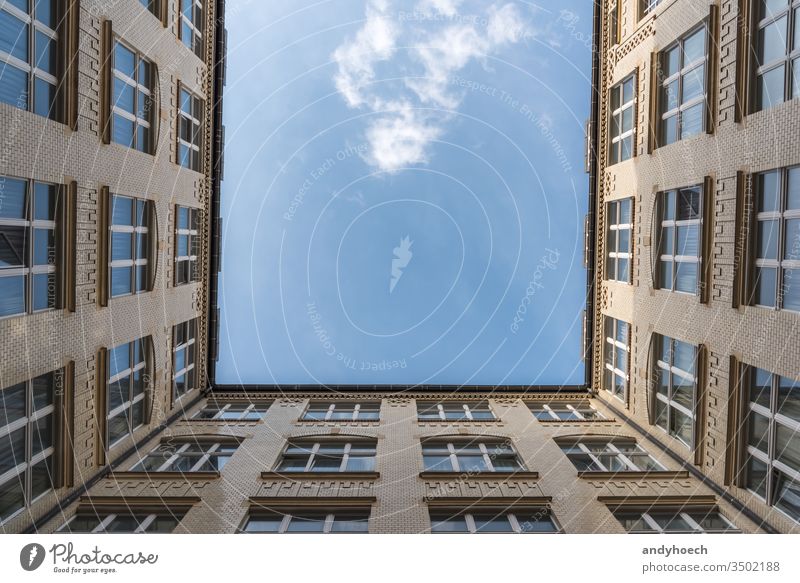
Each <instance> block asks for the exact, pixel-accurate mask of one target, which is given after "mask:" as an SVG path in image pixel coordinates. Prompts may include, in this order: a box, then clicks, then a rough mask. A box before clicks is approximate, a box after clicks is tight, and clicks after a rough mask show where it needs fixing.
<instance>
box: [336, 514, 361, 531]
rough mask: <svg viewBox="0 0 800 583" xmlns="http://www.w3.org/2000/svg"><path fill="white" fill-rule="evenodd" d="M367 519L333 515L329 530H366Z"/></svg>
mask: <svg viewBox="0 0 800 583" xmlns="http://www.w3.org/2000/svg"><path fill="white" fill-rule="evenodd" d="M368 529H369V520H368V519H367V518H348V517H341V518H340V517H338V516H335V517H334V519H333V524H332V525H331V532H368Z"/></svg>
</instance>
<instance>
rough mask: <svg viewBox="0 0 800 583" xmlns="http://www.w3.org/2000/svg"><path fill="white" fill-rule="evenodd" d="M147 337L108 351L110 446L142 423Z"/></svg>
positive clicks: (107, 427) (108, 433) (145, 381)
mask: <svg viewBox="0 0 800 583" xmlns="http://www.w3.org/2000/svg"><path fill="white" fill-rule="evenodd" d="M148 343H149V338H148V339H140V340H134V341H133V342H128V343H126V344H120V345H119V346H116V347H115V348H112V349H111V350H109V351H108V397H107V404H106V420H107V423H106V431H107V435H106V444H107V447H109V448H111V447H113V446H114V445H115V444H116V443H117V442H119V441H120V440H121V439H123V438H125V437H127V436H128V435H131V434H133V432H134V431H135V430H136V429H137V428H139V427H141V426H142V425H143V424H144V415H145V394H146V389H147V384H148V383H149V374H148V370H147V358H146V356H145V354H146V353H147V351H148V346H147V344H148Z"/></svg>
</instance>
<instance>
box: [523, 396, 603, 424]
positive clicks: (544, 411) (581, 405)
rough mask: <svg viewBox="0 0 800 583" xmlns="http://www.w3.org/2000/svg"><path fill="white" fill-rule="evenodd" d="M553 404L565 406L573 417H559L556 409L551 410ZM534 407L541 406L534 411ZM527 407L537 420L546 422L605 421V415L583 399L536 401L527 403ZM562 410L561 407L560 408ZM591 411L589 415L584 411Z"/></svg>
mask: <svg viewBox="0 0 800 583" xmlns="http://www.w3.org/2000/svg"><path fill="white" fill-rule="evenodd" d="M551 405H553V406H563V407H566V410H567V411H569V412H570V413H571V415H573V416H574V417H575V418H574V419H563V418H561V417H559V415H558V413H557V410H559V409H557V410H553V408H552V407H551ZM534 407H541V410H539V411H535V410H534ZM528 409H529V410H530V411H531V413H532V414H533V416H534V417H535V418H536V420H537V421H546V422H551V421H555V422H562V423H571V422H574V421H606V417H605V416H604V415H603V414H602V413H600V411H598V410H597V409H596V408H594V407H593V406H592V404H591V403H589V402H583V401H575V402H570V401H550V402H548V403H538V402H535V401H533V402H530V403H528ZM560 410H561V411H563V409H560ZM588 411H591V413H592V414H591V416H589V417H587V416H586V413H587V412H588ZM538 414H541V415H542V417H545V418H544V419H543V418H541V417H539V415H538Z"/></svg>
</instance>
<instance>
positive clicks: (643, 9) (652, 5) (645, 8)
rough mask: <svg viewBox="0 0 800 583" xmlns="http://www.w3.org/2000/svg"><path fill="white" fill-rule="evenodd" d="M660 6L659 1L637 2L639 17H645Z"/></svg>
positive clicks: (640, 0)
mask: <svg viewBox="0 0 800 583" xmlns="http://www.w3.org/2000/svg"><path fill="white" fill-rule="evenodd" d="M659 4H661V0H639V15H640V16H646V15H647V14H650V13H651V12H652V11H653V10H655V9H656V6H658V5H659Z"/></svg>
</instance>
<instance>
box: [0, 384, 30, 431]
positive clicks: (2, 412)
mask: <svg viewBox="0 0 800 583" xmlns="http://www.w3.org/2000/svg"><path fill="white" fill-rule="evenodd" d="M23 417H25V383H18V384H16V385H12V386H10V387H8V388H6V389H3V390H2V391H0V427H3V426H4V425H9V424H10V423H13V422H14V421H16V420H17V419H22V418H23Z"/></svg>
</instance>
